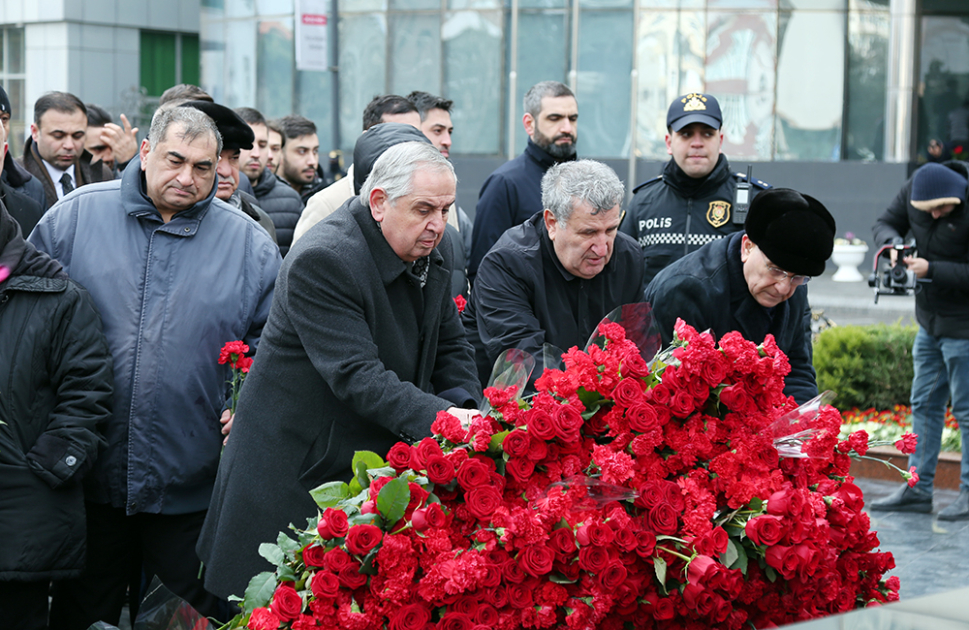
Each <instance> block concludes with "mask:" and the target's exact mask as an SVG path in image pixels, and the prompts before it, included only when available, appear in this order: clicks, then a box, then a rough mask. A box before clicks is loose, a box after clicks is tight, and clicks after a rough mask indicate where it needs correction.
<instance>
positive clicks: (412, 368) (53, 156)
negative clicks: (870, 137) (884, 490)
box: [0, 81, 969, 630]
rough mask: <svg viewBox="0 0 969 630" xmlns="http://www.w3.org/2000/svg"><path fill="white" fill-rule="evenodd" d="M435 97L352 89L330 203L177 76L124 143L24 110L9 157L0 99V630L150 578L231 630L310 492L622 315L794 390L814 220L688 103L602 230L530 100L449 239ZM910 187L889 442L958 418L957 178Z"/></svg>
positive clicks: (961, 197)
mask: <svg viewBox="0 0 969 630" xmlns="http://www.w3.org/2000/svg"><path fill="white" fill-rule="evenodd" d="M452 107H453V103H452V102H451V101H449V100H447V99H444V98H442V97H438V96H435V95H432V94H429V93H426V92H412V93H411V94H409V95H407V96H397V95H383V96H378V97H375V98H374V99H373V101H371V103H370V104H369V105H368V106H367V108H366V110H365V111H364V113H363V125H362V127H363V131H362V133H361V135H360V136H359V138H358V139H357V141H356V143H355V147H354V154H353V162H352V165H351V166H350V168H349V169H348V171H347V172H346V174H345V175H343V176H342V177H340V178H339V179H336V181H330V180H329V177H328V175H329V174H328V173H327V172H324V170H323V168H322V167H321V165H320V160H319V139H318V136H317V132H316V126H315V125H314V123H313V122H312V121H310V120H308V119H306V118H304V117H302V116H298V115H290V116H285V117H283V118H280V119H278V120H275V121H270V120H266V119H265V117H264V116H263V115H262V114H261V113H260V112H259V111H257V110H256V109H253V108H251V107H242V108H238V109H236V110H232V109H230V108H228V107H225V106H223V105H220V104H218V103H215V102H213V99H212V98H211V97H210V96H209V95H207V94H206V93H205V92H203V91H202V90H200V89H199V88H197V87H195V86H187V85H182V86H176V87H174V88H172V89H170V90H168V91H167V92H166V93H165V95H163V97H162V99H161V103H160V106H159V108H158V110H157V111H156V112H155V115H154V116H153V118H152V121H151V127H150V130H149V133H148V136H147V138H146V139H144V140H143V141H142V142H140V143H139V142H138V141H137V133H138V129H134V128H132V127H131V125H130V124H129V122H128V120H127V119H126V118H125V117H124V116H121V118H120V123H121V124H117V123H115V122H114V121H113V120H112V118H111V116H110V115H108V114H107V112H105V111H104V110H103V109H102V108H100V107H97V106H96V105H91V104H88V105H85V104H84V103H83V102H82V101H81V100H80V99H78V98H77V97H75V96H74V95H71V94H66V93H60V92H52V93H49V94H45V95H44V96H42V97H41V98H40V99H38V101H37V102H36V103H35V106H34V118H33V124H32V125H31V135H30V137H29V138H28V140H27V143H26V146H25V149H24V155H23V156H21V157H20V158H19V159H18V160H14V159H13V158H12V156H10V155H9V154H8V152H7V150H6V148H7V144H6V142H5V140H6V132H7V127H6V125H7V121H8V120H9V117H10V103H9V101H8V100H7V98H6V94H4V93H2V92H0V119H2V120H3V122H4V127H3V140H4V142H2V143H0V144H2V146H3V150H4V160H3V175H2V180H0V195H2V201H3V208H0V352H3V356H4V358H5V360H4V361H0V382H3V383H14V384H15V390H13V391H11V392H10V393H9V395H10V401H11V403H10V404H4V405H2V406H0V466H3V467H4V469H5V470H10V471H11V473H10V474H7V473H4V475H3V476H0V540H4V541H5V545H4V546H3V547H0V613H2V616H3V617H4V619H5V620H7V621H9V620H11V619H13V622H12V623H13V625H12V626H11V627H14V628H25V629H31V630H33V629H36V628H47V627H51V628H55V629H58V630H59V629H62V628H63V629H74V628H77V629H79V630H83V629H86V628H87V627H88V626H89V625H90V624H91V623H94V622H96V621H107V622H109V623H113V624H117V623H118V621H119V618H120V616H121V613H122V608H123V606H124V605H125V602H126V601H128V603H129V606H130V611H131V615H132V619H134V618H135V617H136V615H137V612H138V606H139V602H140V600H141V597H140V596H141V595H142V594H143V593H144V590H145V586H146V584H147V583H148V581H149V580H150V579H151V578H152V577H153V576H157V577H158V578H159V579H161V581H162V582H163V583H164V584H165V585H166V586H167V587H168V588H169V589H170V590H171V591H173V592H174V593H176V594H177V595H179V596H181V597H183V598H184V599H185V600H187V601H188V602H189V603H190V604H191V605H193V606H194V607H195V608H196V609H198V610H199V611H200V612H201V613H203V614H205V615H207V616H211V617H214V618H216V619H222V620H224V619H227V618H228V617H230V616H231V615H232V612H233V609H232V606H231V605H230V604H229V601H228V598H229V596H231V595H241V594H242V593H243V591H244V590H245V588H246V585H247V582H248V580H249V578H250V577H252V576H253V575H255V574H256V573H258V572H260V571H262V570H264V569H266V565H265V561H264V560H263V559H262V558H261V557H260V556H259V555H258V548H259V544H260V543H262V542H267V541H273V540H275V538H276V534H277V532H279V531H283V530H285V529H286V527H287V526H288V524H289V523H291V522H293V523H299V522H301V521H302V519H303V518H305V517H307V516H309V515H311V514H312V512H313V509H314V508H313V502H312V500H311V498H310V495H309V494H308V491H309V490H310V489H312V488H314V487H316V486H318V485H319V484H321V483H324V482H327V481H332V480H337V479H347V478H349V477H350V476H351V471H350V462H351V458H352V457H353V454H354V452H355V451H357V450H360V449H367V450H373V451H377V452H382V451H386V450H387V449H388V448H389V447H390V446H391V445H393V444H394V443H395V442H397V441H401V440H403V441H406V442H410V443H413V442H416V441H419V440H420V439H422V438H423V437H426V436H427V435H429V434H430V425H431V422H432V421H433V420H434V418H435V415H436V414H437V413H438V412H439V411H448V412H450V413H452V414H454V415H455V416H457V417H458V418H460V419H461V420H462V422H466V423H467V422H470V420H471V419H472V418H473V417H474V415H475V414H477V413H478V411H477V408H478V407H479V405H480V404H481V397H482V389H483V386H484V385H486V384H487V381H488V379H489V377H490V374H491V371H492V366H493V365H494V363H495V361H496V359H497V358H498V357H499V355H501V353H502V352H504V351H505V350H508V349H517V350H520V351H523V352H525V353H527V354H530V355H532V356H533V357H534V358H535V360H536V365H537V366H538V368H537V370H536V372H535V373H533V376H532V381H534V378H536V377H537V376H538V374H539V373H540V371H541V367H542V366H543V365H544V358H545V356H546V355H547V354H548V352H547V348H548V347H555V348H560V349H563V350H565V349H568V348H571V347H573V346H580V347H581V346H583V345H584V344H585V342H586V341H587V340H588V339H589V336H590V334H591V333H593V332H594V330H595V327H596V325H597V324H598V322H599V321H600V320H601V319H602V318H603V317H604V316H606V315H607V314H609V313H610V312H612V311H613V310H614V309H616V308H617V307H621V306H623V305H626V304H630V303H639V302H643V301H646V302H649V303H651V304H652V305H653V311H652V312H653V317H654V318H655V320H656V323H657V326H658V331H659V334H660V335H661V337H662V340H663V341H664V342H668V341H669V340H670V337H671V335H672V332H673V325H674V322H675V321H676V319H677V318H682V319H684V320H685V321H686V323H688V324H690V325H692V326H694V327H696V328H698V329H701V330H704V329H709V330H711V331H712V332H713V333H714V335H716V336H717V337H719V336H722V335H723V334H725V333H727V332H729V331H734V330H738V331H741V332H742V333H743V334H744V336H745V337H747V338H748V339H750V340H752V341H754V342H757V343H759V342H762V341H764V339H765V338H766V337H767V335H773V337H774V338H775V339H776V341H777V343H778V345H779V347H780V348H781V349H782V350H783V351H784V352H785V353H786V354H787V356H788V358H789V360H790V363H791V374H790V377H789V378H788V380H787V386H786V389H785V392H786V393H787V394H788V395H790V396H791V397H792V398H793V400H794V401H796V402H797V403H805V402H807V401H809V400H810V399H812V398H814V397H815V396H816V395H817V393H818V392H817V384H816V379H815V373H814V369H813V367H812V363H811V356H812V353H811V336H810V328H809V321H810V320H809V315H810V307H809V304H808V292H807V282H808V281H809V280H810V278H811V277H813V276H817V275H820V274H821V273H822V272H823V271H824V268H825V263H826V261H827V259H828V257H829V256H830V254H831V251H832V247H833V242H834V235H835V233H836V227H835V220H834V218H833V217H832V215H831V213H830V212H829V211H828V210H827V209H826V208H825V206H824V205H823V204H822V203H821V202H820V201H818V200H817V199H814V198H812V197H810V196H808V195H805V194H802V193H799V192H797V191H794V190H790V189H785V188H773V187H771V186H770V185H768V184H766V183H765V182H762V181H759V180H755V181H747V177H745V176H743V175H741V174H735V173H732V172H731V171H730V168H729V164H728V161H727V158H726V157H725V156H724V155H723V154H722V153H721V146H722V143H723V132H722V131H721V128H722V124H723V117H722V112H721V109H720V106H719V104H718V103H717V101H716V99H715V98H714V97H713V96H711V95H709V94H702V93H690V94H686V95H683V96H682V97H679V98H677V99H676V100H675V101H674V102H673V103H672V104H671V106H670V108H669V111H668V115H667V135H666V145H667V149H668V152H669V154H670V156H671V158H670V160H669V162H668V163H667V164H666V165H665V167H664V169H663V172H662V174H661V175H660V176H659V177H657V178H655V179H652V180H650V181H647V182H645V183H644V184H642V185H640V186H638V187H637V188H635V189H634V193H635V194H634V197H633V200H632V202H631V203H630V204H629V205H628V207H627V208H626V210H625V211H624V210H623V202H624V197H625V187H624V185H623V183H622V182H621V181H620V180H619V178H618V177H617V176H616V174H615V173H614V172H613V171H612V170H611V169H609V167H607V166H605V165H604V164H601V163H599V162H595V161H592V160H583V159H578V157H577V143H578V132H577V128H578V120H579V107H578V103H577V101H576V98H575V95H574V94H573V93H572V91H571V90H570V89H569V88H568V87H567V86H565V85H563V84H561V83H558V82H554V81H545V82H542V83H539V84H536V85H535V86H533V87H532V88H531V89H530V90H529V91H528V92H527V94H526V95H525V98H524V110H525V113H524V116H523V119H522V124H523V126H524V128H525V131H526V133H527V135H528V141H527V146H526V148H525V150H524V152H523V153H522V154H521V155H519V156H518V157H516V158H515V159H513V160H510V161H509V162H507V163H505V164H504V165H502V166H501V167H499V168H498V169H497V170H496V171H495V172H494V173H492V174H491V176H490V177H489V178H488V179H487V180H486V181H485V182H484V185H483V186H482V189H481V194H480V197H479V200H478V203H477V206H476V211H475V213H474V223H473V224H472V223H471V220H470V219H469V217H468V214H467V213H466V212H465V211H464V210H463V209H462V208H461V206H460V205H459V202H460V200H458V199H457V198H456V176H455V173H454V168H453V166H452V165H451V163H450V161H449V155H450V149H451V141H452V135H453V133H454V128H453V125H452V122H451V109H452ZM930 166H932V167H933V168H935V169H942V170H941V171H938V170H933V171H928V170H925V169H923V170H920V171H918V172H917V173H916V175H915V178H914V180H913V181H914V183H913V181H910V182H909V183H908V184H906V188H905V189H903V192H902V193H900V197H899V199H897V200H896V203H895V204H894V205H893V207H892V208H890V209H889V211H888V213H887V214H886V216H885V217H883V218H882V219H881V220H880V221H879V224H878V226H879V227H878V228H877V230H876V234H877V239H878V240H879V241H885V240H891V239H893V238H897V237H900V236H904V234H905V233H906V232H907V231H908V230H909V229H910V228H911V229H912V230H913V231H914V232H915V235H916V238H917V239H919V240H921V241H924V243H925V244H924V245H923V244H922V243H921V242H920V244H919V251H920V256H922V257H920V258H915V259H912V260H906V261H905V264H907V265H908V266H909V268H910V269H912V270H913V271H914V272H915V273H916V274H918V276H919V277H920V278H931V279H932V281H933V284H932V285H931V287H932V288H931V290H927V291H925V292H923V293H922V294H920V295H921V297H919V298H918V299H919V302H918V305H919V307H918V316H919V322H920V325H921V326H922V330H921V331H920V333H919V338H918V339H917V341H916V357H915V360H916V368H917V369H916V378H915V383H913V401H915V400H916V398H918V402H919V405H918V406H917V409H916V418H917V423H919V422H921V423H923V426H928V427H935V426H936V424H937V421H938V423H941V417H942V416H941V415H940V414H939V408H940V406H941V408H942V410H943V411H944V405H945V401H946V399H947V397H948V393H949V390H950V389H951V392H952V399H953V409H954V412H955V413H956V416H957V418H960V419H962V417H963V415H965V416H966V420H967V422H966V423H965V424H964V425H963V426H966V427H969V408H966V404H967V403H966V402H965V401H966V394H965V391H966V388H960V387H959V384H960V383H963V382H965V378H966V373H965V371H966V370H965V365H966V361H965V357H969V352H967V349H966V348H965V344H966V343H969V342H967V341H966V338H967V337H969V333H966V332H965V331H967V330H969V327H966V326H964V325H962V324H965V323H966V321H965V320H966V315H967V313H966V310H967V308H966V307H967V305H969V300H967V298H969V262H967V260H966V252H967V247H969V218H967V217H966V208H965V201H966V188H967V186H969V183H967V181H966V175H967V174H966V172H965V169H964V167H961V170H960V168H959V167H956V166H953V165H948V164H947V165H930ZM926 169H928V167H926ZM943 237H944V238H943ZM940 238H943V241H944V242H940V241H939V239H940ZM456 296H464V297H466V298H467V307H466V309H465V310H464V311H463V313H459V311H458V309H457V307H456V304H455V298H456ZM925 296H929V297H925ZM940 300H942V303H943V304H944V306H943V307H940V306H938V305H939V304H940ZM950 338H951V339H950ZM232 340H241V341H244V342H245V343H246V344H247V345H248V346H249V348H250V352H251V353H252V354H254V362H253V364H252V367H251V371H250V372H249V375H248V378H247V380H246V384H245V386H244V387H243V389H242V393H241V396H240V398H239V400H238V406H237V407H236V408H235V413H232V412H231V411H230V410H229V407H230V405H229V394H228V392H227V388H226V381H227V377H228V372H227V370H228V368H227V367H226V366H224V365H219V364H218V363H217V361H216V359H217V358H218V356H219V351H220V348H221V347H222V346H223V344H225V343H226V342H228V341H232ZM8 356H9V357H13V360H12V361H8V360H6V357H8ZM940 375H941V376H940ZM946 376H947V380H946V378H945V377H946ZM940 379H941V383H940ZM947 382H948V383H950V384H951V387H950V388H949V389H945V388H944V387H943V386H944V385H945V384H946V383H947ZM957 392H958V397H957ZM3 395H4V396H7V395H8V394H7V393H6V392H5V393H4V394H3ZM940 426H941V425H939V431H941V428H940ZM916 428H917V429H918V424H917V427H916ZM933 430H934V429H930V430H926V435H927V436H929V439H928V440H927V441H926V440H921V439H920V442H919V444H920V449H921V450H919V451H917V452H916V455H915V456H913V458H915V464H913V465H916V466H918V467H919V469H920V470H919V472H920V474H922V475H923V480H925V479H926V478H927V479H928V480H929V481H928V484H929V485H928V486H927V487H925V484H924V483H923V485H922V486H917V487H916V488H914V489H908V490H901V491H900V492H899V494H898V496H896V497H895V498H894V499H893V501H894V503H893V502H892V501H889V502H888V503H887V504H886V505H885V506H883V507H885V509H893V508H901V509H917V510H921V511H926V510H925V508H926V506H928V510H929V511H931V470H929V469H930V468H931V469H934V464H935V459H934V458H935V457H937V455H938V446H937V444H936V445H935V447H934V451H933V445H932V444H933V442H932V441H933V440H935V441H936V442H937V441H938V440H937V439H936V438H935V436H936V433H933ZM223 448H224V451H223ZM923 470H924V472H923ZM967 489H969V457H967V456H966V455H964V465H963V495H964V497H963V496H962V495H961V496H960V500H961V501H963V503H964V505H963V506H962V508H953V509H951V510H949V512H946V513H944V514H940V518H969V491H967ZM7 497H10V498H7ZM6 541H14V543H13V544H6ZM52 550H57V552H56V553H55V552H53V551H52ZM48 602H50V603H49V604H48ZM48 606H49V608H48ZM8 612H9V614H8Z"/></svg>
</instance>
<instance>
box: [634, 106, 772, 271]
mask: <svg viewBox="0 0 969 630" xmlns="http://www.w3.org/2000/svg"><path fill="white" fill-rule="evenodd" d="M722 126H723V115H722V113H721V111H720V103H718V102H717V99H715V98H714V97H713V96H712V95H710V94H700V93H697V92H692V93H690V94H685V95H683V96H680V97H678V98H677V99H676V100H674V101H673V102H672V103H671V104H670V107H669V109H668V110H667V112H666V132H667V133H666V152H667V153H669V154H670V155H671V156H672V157H671V158H670V161H669V162H667V163H666V166H664V167H663V173H662V174H661V175H659V176H657V177H654V178H653V179H651V180H648V181H647V182H645V183H643V184H640V185H639V186H637V187H636V188H635V189H634V190H633V193H635V197H633V200H632V203H630V204H629V213H628V214H627V216H626V220H625V221H623V224H622V226H621V227H620V228H619V229H620V230H621V231H623V232H624V233H626V234H628V235H629V236H631V237H633V238H634V239H636V240H637V241H639V244H640V246H641V247H642V248H643V258H644V264H645V265H646V282H647V283H648V282H649V281H650V280H652V279H653V277H655V276H656V274H657V273H658V272H659V271H660V270H661V269H663V268H664V267H666V265H668V264H670V263H671V262H673V261H675V260H679V259H680V258H682V257H683V256H685V255H686V254H688V253H690V252H694V251H696V250H697V249H699V248H700V247H702V246H703V245H706V244H707V243H709V242H711V241H715V240H716V239H718V238H723V237H724V236H727V235H728V234H733V233H734V232H740V231H742V230H743V227H744V217H743V216H742V215H741V214H738V213H737V208H736V205H737V204H739V203H746V202H747V201H748V200H749V198H750V197H751V196H753V195H754V194H756V193H757V192H758V191H759V190H763V189H766V188H770V185H769V184H766V183H764V182H762V181H760V180H759V179H755V180H752V181H751V182H750V184H751V187H750V188H749V189H743V188H741V189H740V190H738V188H737V183H738V182H742V181H746V179H747V177H746V175H744V174H743V173H731V172H730V164H729V162H728V161H727V156H725V155H724V154H722V153H721V152H720V150H721V147H722V146H723V131H722Z"/></svg>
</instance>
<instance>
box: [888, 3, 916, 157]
mask: <svg viewBox="0 0 969 630" xmlns="http://www.w3.org/2000/svg"><path fill="white" fill-rule="evenodd" d="M918 5H919V0H891V4H890V6H889V15H890V20H891V36H890V37H891V38H890V40H889V42H888V94H887V99H886V104H885V161H886V162H911V161H912V160H914V159H915V150H914V149H915V147H914V144H915V133H916V132H917V129H918V125H917V124H916V116H918V92H917V88H918V55H919V41H918V36H919V31H920V29H919V20H918V17H919V11H918V8H919V6H918Z"/></svg>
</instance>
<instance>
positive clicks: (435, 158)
mask: <svg viewBox="0 0 969 630" xmlns="http://www.w3.org/2000/svg"><path fill="white" fill-rule="evenodd" d="M418 168H420V169H421V170H430V171H436V172H438V173H445V172H446V173H449V174H450V175H451V177H453V178H454V181H455V182H457V181H458V178H457V176H456V175H455V174H454V167H453V166H451V163H450V162H449V161H448V160H447V158H445V157H444V156H443V155H441V152H440V151H438V150H437V149H436V148H435V147H434V145H433V144H430V143H428V142H401V143H400V144H395V145H394V146H392V147H390V148H389V149H387V150H386V151H384V152H383V154H382V155H381V156H380V157H379V158H377V161H376V162H374V164H373V168H372V169H371V170H370V175H368V176H367V181H365V182H364V183H363V186H361V187H360V202H361V203H363V205H365V206H367V207H368V208H369V207H370V193H371V192H373V191H374V190H375V189H377V188H379V189H381V190H383V191H384V192H385V193H387V200H388V201H389V202H390V203H393V202H395V201H397V200H398V199H400V198H401V197H405V196H407V195H409V194H410V193H411V191H412V190H413V187H414V173H416V172H417V170H418Z"/></svg>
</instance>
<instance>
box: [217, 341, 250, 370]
mask: <svg viewBox="0 0 969 630" xmlns="http://www.w3.org/2000/svg"><path fill="white" fill-rule="evenodd" d="M247 352H249V346H248V345H247V344H245V343H244V342H242V341H227V342H226V343H225V345H224V346H222V350H220V351H219V365H225V364H226V363H228V364H229V365H230V366H231V367H233V368H236V369H239V367H240V366H239V365H238V362H239V360H240V359H244V358H245V357H246V353H247ZM249 362H250V363H251V362H252V360H251V359H250V360H249ZM247 370H248V365H247Z"/></svg>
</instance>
